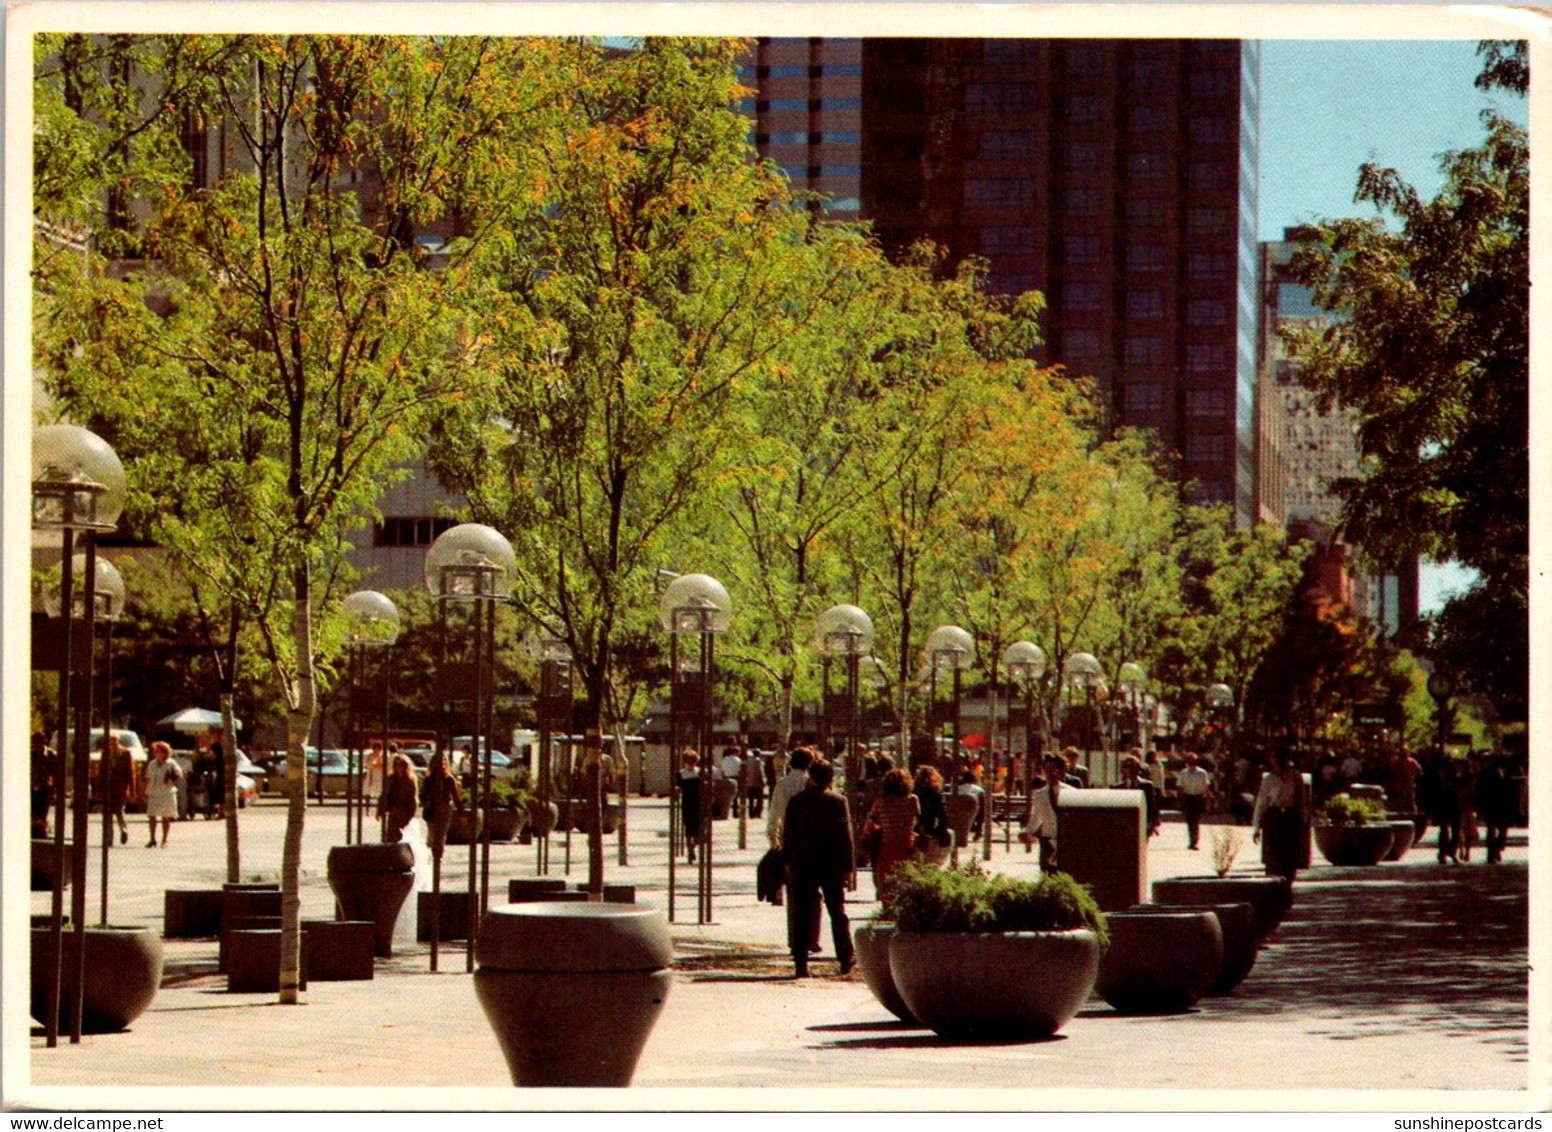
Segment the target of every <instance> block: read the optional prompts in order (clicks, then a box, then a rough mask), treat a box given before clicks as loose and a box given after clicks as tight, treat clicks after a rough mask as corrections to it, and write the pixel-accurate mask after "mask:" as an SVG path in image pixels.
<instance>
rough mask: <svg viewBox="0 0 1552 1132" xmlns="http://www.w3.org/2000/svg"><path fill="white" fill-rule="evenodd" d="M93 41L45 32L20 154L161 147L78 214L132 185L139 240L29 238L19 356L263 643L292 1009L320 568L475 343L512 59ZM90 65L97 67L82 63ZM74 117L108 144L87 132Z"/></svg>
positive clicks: (323, 578)
mask: <svg viewBox="0 0 1552 1132" xmlns="http://www.w3.org/2000/svg"><path fill="white" fill-rule="evenodd" d="M113 44H114V46H115V49H118V48H119V47H120V46H122V50H123V51H124V52H126V53H127V54H126V56H125V57H123V58H119V57H115V58H113V59H112V60H109V61H107V62H104V61H103V60H101V59H98V58H94V57H92V56H91V54H90V53H89V52H88V53H86V54H85V55H80V56H72V54H71V50H70V48H71V45H70V44H68V43H60V44H57V45H55V48H56V49H55V50H53V51H50V52H48V53H47V54H48V57H49V58H57V59H59V60H60V61H61V62H60V65H59V66H57V67H53V68H52V69H48V70H41V69H40V73H39V77H38V84H37V85H38V86H39V87H40V88H41V89H42V91H43V94H42V95H41V96H40V104H43V105H46V106H47V107H48V108H49V110H48V113H47V114H46V115H45V117H44V118H42V119H40V123H39V125H40V128H42V129H43V131H44V135H43V136H40V138H39V140H38V148H39V149H40V150H46V149H48V148H49V146H50V145H51V144H52V143H51V138H50V136H48V131H50V130H58V131H61V132H62V133H63V136H64V137H65V139H66V141H67V142H68V143H69V144H70V145H71V146H72V147H73V148H80V147H81V146H83V145H85V146H87V148H88V149H90V150H91V151H92V152H101V151H106V150H111V149H113V147H114V145H116V144H119V143H120V142H123V144H125V145H128V147H129V148H130V149H131V150H132V151H135V152H142V151H143V152H144V153H146V154H148V155H151V157H155V158H157V159H156V160H150V159H148V160H146V161H143V162H142V161H138V160H135V159H129V160H127V161H126V163H125V164H123V166H122V168H123V170H124V172H123V174H122V176H121V178H120V180H119V181H118V182H117V183H114V184H110V185H108V186H106V188H107V190H108V201H109V206H108V208H107V210H106V213H105V214H104V215H103V216H102V217H100V218H97V219H92V218H89V221H90V223H91V224H92V228H91V231H92V232H93V233H94V235H95V234H97V233H100V232H102V231H103V230H104V229H103V225H107V226H108V227H109V228H111V227H112V225H113V224H114V223H115V222H116V221H117V219H118V218H117V217H116V216H115V214H114V210H113V208H112V202H113V200H114V199H115V196H116V195H122V197H123V198H124V199H125V200H126V201H129V202H133V203H134V210H133V213H132V215H133V217H134V221H133V224H132V225H130V227H131V228H132V229H133V232H134V240H133V243H134V246H135V247H136V248H137V249H138V250H139V251H140V252H141V253H142V254H143V256H144V258H143V259H142V260H138V261H132V262H128V263H125V262H123V261H122V260H119V261H118V262H117V263H113V260H114V258H116V257H117V256H118V255H119V254H120V253H121V251H122V247H123V246H124V244H123V242H120V241H112V240H108V241H104V242H103V243H102V245H101V246H100V247H91V248H89V249H88V254H87V255H86V256H85V257H83V259H82V261H81V262H80V263H79V264H78V265H77V266H75V267H73V268H71V267H70V266H69V265H67V264H65V263H64V261H63V260H62V259H61V257H59V256H57V255H52V254H45V252H44V251H40V253H39V255H38V256H37V257H36V259H35V262H36V263H37V264H38V265H39V266H40V269H41V268H43V267H46V268H47V269H48V275H47V278H46V281H45V287H44V289H45V291H46V294H47V301H46V302H44V303H41V304H40V306H39V317H38V321H37V326H36V330H37V340H38V342H39V353H38V360H39V363H40V366H41V368H42V369H43V371H44V373H45V375H46V380H47V383H48V386H49V389H50V392H51V393H52V394H53V395H54V397H55V398H56V402H57V404H58V405H59V406H60V407H61V408H63V409H65V410H66V411H71V410H77V411H80V412H82V413H85V412H86V410H87V409H88V407H89V408H90V410H91V411H92V412H93V413H95V414H96V416H95V417H94V418H93V423H99V424H101V425H102V427H103V428H104V429H105V431H106V432H107V433H108V434H109V435H111V436H112V437H113V438H114V439H115V442H116V443H117V444H119V445H120V447H121V452H122V453H123V454H124V455H126V456H128V457H129V460H128V463H129V466H130V475H131V477H132V479H133V481H134V485H135V488H136V490H137V491H139V492H141V493H143V496H144V498H145V500H146V502H147V512H148V513H150V514H154V516H155V523H156V525H155V528H154V533H155V535H156V537H157V538H158V540H159V541H162V542H163V544H164V545H165V546H167V547H168V549H169V550H170V551H171V552H172V553H173V554H174V555H176V556H177V557H178V559H179V561H180V563H181V564H182V565H183V566H184V567H185V568H186V569H189V570H201V571H204V572H205V573H204V576H205V577H206V578H207V579H208V581H209V582H210V584H211V585H212V586H214V587H216V588H217V589H218V590H220V591H221V592H222V594H223V596H224V597H225V598H227V599H229V600H230V601H232V602H233V603H234V604H235V605H236V606H237V607H240V608H241V609H242V610H243V611H244V613H245V614H246V615H247V616H248V617H250V618H251V619H252V624H253V626H254V629H255V631H256V632H257V633H258V635H259V639H260V641H261V642H262V644H261V647H262V650H263V654H264V656H265V658H266V661H267V663H268V665H269V667H270V670H271V672H272V674H273V677H274V679H275V686H276V691H277V693H278V697H279V699H280V701H281V703H282V705H283V711H284V718H285V723H286V734H287V747H288V751H287V781H288V783H289V784H290V802H289V810H288V815H287V822H286V832H285V838H284V844H283V849H282V859H281V892H282V914H283V921H282V959H281V972H280V1000H281V1001H282V1002H286V1003H293V1002H296V1001H297V1000H298V975H299V948H300V933H299V927H300V924H299V912H300V898H299V893H298V869H299V863H300V853H301V843H302V833H303V827H304V821H305V814H306V797H305V792H304V791H303V789H302V788H301V784H302V783H303V782H304V781H305V778H304V774H305V770H304V757H303V744H304V743H306V742H307V740H308V738H309V733H310V732H311V730H312V728H313V725H314V721H315V714H316V709H317V693H318V675H319V660H320V656H326V652H327V650H328V649H329V648H330V647H331V644H332V643H334V642H337V641H338V639H339V633H338V630H337V629H336V628H334V627H331V625H330V624H329V619H328V616H327V615H328V614H329V613H330V612H331V601H330V599H331V596H337V594H336V595H331V594H330V593H329V592H328V586H329V582H330V580H331V579H337V580H343V578H344V577H345V570H344V560H345V555H346V544H345V542H344V535H345V532H346V531H347V529H348V528H349V527H350V526H351V525H352V524H353V523H356V522H360V521H363V520H364V519H365V518H366V517H367V516H368V515H369V513H370V510H371V507H372V505H373V502H374V501H375V499H376V498H377V497H378V495H379V493H380V492H381V491H382V489H383V486H384V484H385V483H388V482H391V481H392V477H393V474H394V473H393V471H392V469H394V468H396V467H401V466H402V465H403V464H404V462H405V461H407V460H409V459H411V458H413V457H414V456H415V455H416V454H417V451H418V449H419V447H420V445H421V444H422V438H423V437H424V436H425V434H426V431H427V417H428V415H429V413H430V411H431V409H432V408H433V407H434V406H436V405H438V404H439V403H440V402H442V401H444V400H446V399H449V398H452V397H455V396H457V395H458V394H459V393H460V391H461V390H462V389H463V388H464V386H465V385H466V384H467V381H468V375H469V374H470V372H471V371H472V370H473V368H474V367H476V366H477V365H479V364H480V362H481V352H482V347H483V342H482V340H481V338H480V335H479V334H478V332H477V331H476V330H475V329H473V328H472V327H471V326H470V325H469V323H468V322H467V321H466V318H465V315H466V310H467V303H466V302H465V300H464V296H465V295H466V293H467V291H468V290H469V287H470V281H471V279H473V278H478V277H479V271H478V268H477V266H476V263H475V260H476V253H477V252H478V251H479V249H480V247H481V243H482V237H483V236H484V235H486V234H488V232H489V226H490V224H491V223H493V222H494V221H495V220H496V219H498V218H503V217H506V216H509V215H511V213H512V212H513V210H514V209H517V208H519V204H518V203H517V202H519V201H520V200H521V197H522V193H523V190H524V189H525V188H526V185H527V182H526V181H524V180H523V179H522V178H521V177H520V176H519V175H518V173H519V172H520V170H521V168H522V167H523V166H522V163H521V162H520V161H519V160H518V159H517V157H516V154H517V153H518V152H520V148H521V147H520V141H519V138H520V136H521V135H520V133H519V132H518V131H519V130H520V129H522V128H526V126H525V125H524V123H525V122H526V115H527V112H528V111H530V110H532V107H531V106H529V105H528V104H526V103H525V102H524V101H523V99H524V97H525V94H526V92H527V90H528V87H526V86H525V85H524V84H523V83H522V82H521V81H520V80H521V78H522V75H523V70H524V63H525V60H526V58H527V52H526V48H525V45H524V44H523V43H522V42H521V41H515V40H479V39H460V38H448V39H435V40H432V39H387V38H381V37H369V36H348V37H347V36H279V37H195V38H192V39H191V38H186V37H150V38H146V39H137V40H134V41H126V42H124V43H123V44H122V45H120V44H119V43H118V41H113ZM105 68H106V71H107V73H108V74H109V75H110V76H111V77H112V78H113V79H114V81H112V82H109V83H106V84H103V83H99V82H98V81H97V77H98V76H99V75H101V74H102V73H103V72H104V69H105ZM185 78H186V81H184V80H185ZM81 91H96V92H98V93H99V94H100V97H97V98H94V99H88V100H84V101H83V100H82V99H81V98H79V97H77V94H78V93H79V92H81ZM169 104H170V105H171V106H172V107H173V108H174V109H175V110H176V113H172V112H163V110H161V109H157V108H159V107H167V106H169ZM135 106H148V107H150V108H151V109H150V110H149V111H148V112H147V113H144V114H143V115H142V118H141V123H142V124H141V126H140V128H139V130H138V132H130V131H126V130H125V129H123V128H122V127H119V126H117V125H116V124H115V122H116V119H117V118H119V117H122V116H123V115H125V114H126V113H128V112H129V110H130V109H132V108H133V107H135ZM191 123H193V124H201V123H202V124H203V125H204V126H205V127H206V128H209V129H214V130H217V131H218V132H219V134H220V136H221V137H222V138H224V140H225V146H224V148H223V149H222V150H221V153H220V157H221V161H220V163H219V164H220V165H223V166H224V167H225V168H224V170H218V175H217V176H215V177H213V178H211V179H210V180H211V183H210V184H209V185H208V186H207V185H203V184H200V183H197V182H196V181H195V180H194V179H193V178H191V177H190V175H189V170H190V166H189V163H188V160H187V157H185V159H184V160H183V161H182V162H176V161H174V160H172V158H173V157H174V156H176V154H177V151H178V148H179V146H180V144H181V142H180V134H181V132H182V129H183V127H184V126H185V125H188V124H191ZM94 131H96V132H98V133H99V134H101V135H102V136H103V137H104V140H103V141H102V142H101V143H94V142H87V141H83V139H90V138H91V137H92V136H93V133H94ZM80 164H81V163H80V162H77V163H76V167H79V166H80ZM45 168H47V167H46V166H45ZM98 188H100V186H92V185H88V186H86V187H85V189H84V190H83V193H95V192H96V191H97V189H98ZM56 199H62V200H63V201H64V202H65V204H66V205H73V204H77V203H78V197H77V195H73V194H69V193H66V194H62V195H61V196H59V197H56V196H54V195H49V194H42V195H40V197H39V200H40V208H41V209H42V210H43V214H42V215H40V216H39V218H38V219H39V220H40V222H43V221H46V220H47V219H48V216H47V210H48V208H50V207H51V204H52V202H53V201H55V200H56ZM61 207H64V206H63V205H62V206H61ZM436 226H441V230H443V231H447V232H449V234H450V235H452V236H453V237H455V238H454V239H453V241H452V243H451V244H450V245H449V249H448V254H447V255H446V257H445V262H443V263H440V264H437V265H434V266H436V267H437V269H436V270H432V269H431V267H432V266H433V265H432V264H428V263H427V262H425V258H424V256H423V255H422V254H421V252H420V250H419V246H418V244H417V242H416V236H417V233H419V232H422V231H426V230H434V229H435V228H436ZM39 228H40V231H41V230H43V224H42V223H40V225H39ZM45 251H47V252H50V253H51V252H52V251H53V246H52V244H49V245H46V248H45ZM110 264H111V265H112V266H113V270H111V271H110V270H108V268H109V266H110Z"/></svg>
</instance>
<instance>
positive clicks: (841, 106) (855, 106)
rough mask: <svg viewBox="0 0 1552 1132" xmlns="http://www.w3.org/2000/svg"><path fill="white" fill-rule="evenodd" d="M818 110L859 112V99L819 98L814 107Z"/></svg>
mask: <svg viewBox="0 0 1552 1132" xmlns="http://www.w3.org/2000/svg"><path fill="white" fill-rule="evenodd" d="M815 108H816V109H819V110H861V109H862V99H860V98H821V99H819V101H818V104H817V106H816V107H815Z"/></svg>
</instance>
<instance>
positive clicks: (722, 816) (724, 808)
mask: <svg viewBox="0 0 1552 1132" xmlns="http://www.w3.org/2000/svg"><path fill="white" fill-rule="evenodd" d="M737 793H738V783H736V782H732V781H730V780H728V779H726V778H719V779H717V780H716V781H715V782H714V783H712V789H711V820H712V821H726V820H727V818H728V816H729V815H730V814H732V812H733V796H734V795H735V794H737Z"/></svg>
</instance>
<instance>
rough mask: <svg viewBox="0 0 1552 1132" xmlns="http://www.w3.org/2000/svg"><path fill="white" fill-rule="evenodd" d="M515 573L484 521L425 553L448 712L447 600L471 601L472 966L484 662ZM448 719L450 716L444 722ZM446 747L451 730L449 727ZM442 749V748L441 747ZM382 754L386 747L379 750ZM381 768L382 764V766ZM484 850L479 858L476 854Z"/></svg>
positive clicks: (481, 806)
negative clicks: (474, 817) (498, 607)
mask: <svg viewBox="0 0 1552 1132" xmlns="http://www.w3.org/2000/svg"><path fill="white" fill-rule="evenodd" d="M516 572H517V556H516V555H514V554H513V553H512V544H511V543H509V542H508V541H507V540H506V538H505V537H504V536H503V535H502V534H501V533H500V532H499V531H497V530H495V529H493V528H491V527H487V526H485V525H484V524H483V523H461V524H459V525H458V526H456V527H452V528H450V529H449V530H446V531H444V532H443V533H442V534H440V535H439V536H437V540H436V541H435V542H433V543H432V544H431V549H430V550H428V551H427V552H426V568H425V579H426V588H427V589H428V590H430V591H431V592H432V593H433V594H435V595H436V597H437V599H438V618H437V620H438V628H439V631H440V636H441V644H442V650H441V651H442V657H441V659H442V664H441V669H442V671H441V679H442V701H443V704H444V707H445V710H446V711H447V712H449V713H450V712H451V707H452V702H453V700H454V699H463V698H464V697H463V696H462V695H455V694H454V693H455V684H464V683H466V682H465V681H464V680H463V679H462V674H461V673H457V672H454V671H452V670H451V669H450V668H449V666H448V662H447V653H448V625H447V615H448V606H449V605H450V604H452V603H464V602H467V603H470V605H471V612H470V616H469V623H470V628H471V629H472V630H473V633H472V636H473V650H472V652H473V667H474V679H473V682H472V687H468V688H467V689H466V688H463V687H459V688H456V691H457V692H459V693H461V692H463V691H465V690H467V691H469V692H472V699H473V711H472V715H473V721H474V726H473V728H472V729H471V734H472V742H473V747H474V749H473V750H472V751H471V752H470V755H469V762H470V770H471V771H472V773H473V776H474V778H473V782H472V783H471V786H472V789H471V790H470V795H471V802H470V804H471V806H472V807H473V809H474V812H475V813H476V814H477V815H481V816H482V818H483V820H480V821H479V822H478V825H479V828H480V836H479V837H477V838H476V837H470V838H469V888H468V892H469V901H468V923H467V932H468V935H467V947H466V955H465V964H466V967H467V969H468V970H470V971H472V970H474V945H475V936H476V935H477V934H478V919H479V913H482V912H483V911H484V909H485V906H486V904H487V903H488V902H489V898H490V742H489V732H490V720H489V718H488V712H489V710H490V702H491V700H493V699H494V697H492V696H489V695H487V693H486V678H485V677H486V666H487V664H489V663H490V662H491V661H492V660H493V659H494V654H495V651H496V603H497V602H499V601H505V600H506V599H507V598H508V597H509V596H510V595H511V593H512V575H513V574H515V573H516ZM449 722H450V721H449ZM447 737H448V746H451V745H452V743H451V737H452V731H451V727H449V729H448V736H447ZM445 749H446V748H444V750H445ZM384 753H385V754H386V752H384ZM384 770H385V773H386V770H387V768H384ZM481 850H483V858H481V856H480V853H481ZM481 860H483V865H482V867H481V868H480V871H479V880H480V884H479V887H478V893H479V904H478V906H476V904H475V894H476V884H475V880H476V865H477V864H479V863H480V861H481Z"/></svg>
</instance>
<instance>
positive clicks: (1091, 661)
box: [1062, 652, 1105, 763]
mask: <svg viewBox="0 0 1552 1132" xmlns="http://www.w3.org/2000/svg"><path fill="white" fill-rule="evenodd" d="M1104 671H1105V670H1104V668H1103V666H1101V665H1100V663H1099V660H1098V658H1096V657H1095V656H1094V654H1093V653H1088V652H1075V653H1072V654H1071V655H1070V656H1068V657H1067V662H1066V663H1065V664H1063V665H1062V682H1063V683H1064V684H1065V685H1066V686H1067V687H1068V688H1069V689H1072V688H1081V689H1082V690H1083V693H1084V696H1083V702H1084V708H1085V709H1086V711H1087V718H1086V719H1085V720H1084V728H1083V761H1084V762H1085V763H1088V762H1089V761H1090V760H1091V752H1092V749H1093V746H1094V689H1095V688H1096V687H1098V686H1099V682H1100V680H1101V679H1103V677H1104Z"/></svg>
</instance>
